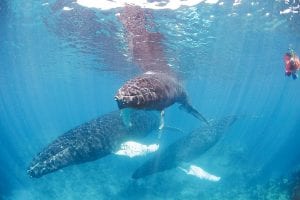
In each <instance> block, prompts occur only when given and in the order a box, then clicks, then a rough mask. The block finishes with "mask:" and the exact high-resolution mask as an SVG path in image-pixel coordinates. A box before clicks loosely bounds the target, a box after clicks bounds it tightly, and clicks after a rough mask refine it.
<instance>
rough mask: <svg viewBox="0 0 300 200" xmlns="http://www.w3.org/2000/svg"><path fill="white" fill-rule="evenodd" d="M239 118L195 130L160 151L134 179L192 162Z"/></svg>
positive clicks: (139, 169) (141, 167)
mask: <svg viewBox="0 0 300 200" xmlns="http://www.w3.org/2000/svg"><path fill="white" fill-rule="evenodd" d="M236 119H237V117H235V116H228V117H225V118H223V119H221V120H218V121H214V122H212V124H211V126H207V127H203V128H198V129H195V130H193V131H192V132H191V133H189V134H188V135H187V136H185V137H184V138H182V139H179V140H178V141H176V142H174V143H172V144H171V145H170V146H168V147H167V148H166V149H164V150H162V151H158V152H157V153H156V154H155V155H154V157H153V158H152V159H150V160H148V161H146V162H145V163H144V164H143V165H142V166H140V167H139V168H138V169H136V170H135V172H134V173H133V175H132V178H133V179H139V178H143V177H145V176H149V175H151V174H154V173H157V172H162V171H166V170H169V169H172V168H175V167H177V166H179V165H180V164H181V163H182V162H190V161H192V160H194V159H196V158H197V157H199V156H200V155H201V154H204V153H205V152H206V151H207V150H208V149H210V148H211V147H212V146H214V145H215V144H216V143H217V142H218V141H219V139H220V138H221V136H222V135H223V133H224V132H225V131H226V128H228V127H229V126H230V125H232V124H233V123H234V122H235V121H236Z"/></svg>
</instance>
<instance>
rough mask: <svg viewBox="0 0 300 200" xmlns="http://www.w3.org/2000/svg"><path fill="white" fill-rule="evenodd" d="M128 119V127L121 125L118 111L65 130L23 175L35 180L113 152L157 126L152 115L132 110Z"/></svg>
mask: <svg viewBox="0 0 300 200" xmlns="http://www.w3.org/2000/svg"><path fill="white" fill-rule="evenodd" d="M131 120H132V126H131V127H127V126H125V125H124V124H123V121H122V119H121V117H120V112H119V111H115V112H111V113H108V114H105V115H103V116H100V117H98V118H96V119H94V120H91V121H89V122H86V123H84V124H82V125H80V126H78V127H76V128H73V129H71V130H69V131H68V132H66V133H64V134H63V135H61V136H59V137H58V138H57V139H56V140H54V141H53V142H52V143H51V144H49V145H48V146H47V147H46V148H45V149H43V150H42V151H41V152H40V153H39V154H38V155H37V156H36V157H35V158H34V159H33V160H32V162H31V164H30V166H29V167H28V170H27V173H28V174H29V175H30V176H31V177H34V178H39V177H41V176H43V175H45V174H48V173H51V172H54V171H57V170H59V169H61V168H64V167H67V166H70V165H74V164H80V163H84V162H89V161H94V160H96V159H99V158H102V157H104V156H107V155H109V154H111V153H113V152H114V151H115V150H116V149H118V148H119V146H120V145H121V144H122V143H123V142H125V141H127V140H130V139H138V138H142V137H145V136H146V135H147V134H149V133H150V132H151V131H153V130H155V129H157V128H158V126H159V117H158V115H156V114H154V113H153V112H146V111H134V112H133V113H132V116H131Z"/></svg>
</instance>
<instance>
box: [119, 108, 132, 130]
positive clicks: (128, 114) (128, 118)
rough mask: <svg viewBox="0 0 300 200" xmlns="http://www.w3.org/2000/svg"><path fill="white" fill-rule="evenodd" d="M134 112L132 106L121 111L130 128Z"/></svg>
mask: <svg viewBox="0 0 300 200" xmlns="http://www.w3.org/2000/svg"><path fill="white" fill-rule="evenodd" d="M132 112H133V109H131V108H123V109H122V110H121V112H120V116H121V118H122V121H123V124H124V125H125V126H126V127H128V128H130V127H132V122H131V115H132Z"/></svg>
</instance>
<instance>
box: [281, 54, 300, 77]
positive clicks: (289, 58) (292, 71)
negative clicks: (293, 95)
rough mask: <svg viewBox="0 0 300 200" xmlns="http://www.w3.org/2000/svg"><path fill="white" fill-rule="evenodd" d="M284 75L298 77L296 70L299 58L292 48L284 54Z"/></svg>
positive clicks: (299, 62) (299, 66) (298, 67)
mask: <svg viewBox="0 0 300 200" xmlns="http://www.w3.org/2000/svg"><path fill="white" fill-rule="evenodd" d="M284 63H285V75H286V76H290V75H292V77H293V79H297V78H298V74H297V71H299V70H300V60H299V57H298V56H297V55H296V54H295V52H294V51H293V50H291V51H290V52H288V53H286V54H285V56H284Z"/></svg>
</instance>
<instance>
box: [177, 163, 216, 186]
mask: <svg viewBox="0 0 300 200" xmlns="http://www.w3.org/2000/svg"><path fill="white" fill-rule="evenodd" d="M179 169H181V170H182V171H184V172H185V173H186V174H188V175H192V176H195V177H197V178H200V179H203V180H208V181H213V182H218V181H219V180H220V179H221V177H219V176H216V175H213V174H210V173H208V172H207V171H205V170H204V169H202V168H201V167H198V166H196V165H190V167H189V168H188V169H184V168H182V167H179Z"/></svg>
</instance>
